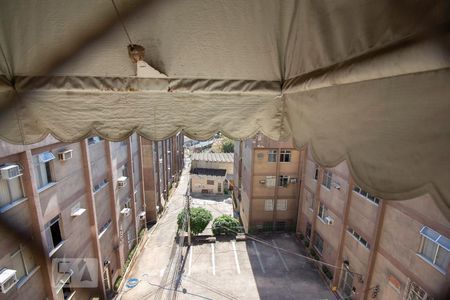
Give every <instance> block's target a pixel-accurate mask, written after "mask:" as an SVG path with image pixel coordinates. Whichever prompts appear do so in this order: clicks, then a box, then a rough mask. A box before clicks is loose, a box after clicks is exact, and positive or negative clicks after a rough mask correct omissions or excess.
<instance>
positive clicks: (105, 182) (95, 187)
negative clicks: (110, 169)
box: [92, 178, 108, 193]
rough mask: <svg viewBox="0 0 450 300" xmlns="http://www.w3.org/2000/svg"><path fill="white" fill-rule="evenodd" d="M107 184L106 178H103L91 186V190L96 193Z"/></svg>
mask: <svg viewBox="0 0 450 300" xmlns="http://www.w3.org/2000/svg"><path fill="white" fill-rule="evenodd" d="M107 184H108V179H106V178H105V179H103V180H102V181H100V182H99V183H97V184H96V185H94V186H93V187H92V192H94V193H97V192H98V191H100V190H101V189H102V188H103V187H105V186H106V185H107Z"/></svg>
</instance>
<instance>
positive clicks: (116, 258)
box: [0, 136, 145, 299]
mask: <svg viewBox="0 0 450 300" xmlns="http://www.w3.org/2000/svg"><path fill="white" fill-rule="evenodd" d="M130 147H131V148H130ZM63 150H72V158H71V159H69V160H64V161H63V160H59V159H58V153H59V152H61V151H63ZM47 151H48V152H51V153H53V154H54V156H55V159H53V160H51V161H49V163H48V167H49V168H48V169H47V170H48V171H50V173H51V180H50V183H49V184H47V185H45V186H44V187H42V188H39V187H38V183H37V178H36V176H37V174H36V172H37V171H36V169H35V168H34V167H33V155H39V154H41V153H43V152H47ZM140 156H141V151H140V144H139V139H138V137H136V136H132V137H130V138H129V139H127V140H125V141H122V142H117V143H112V142H106V141H103V140H101V139H95V141H94V140H89V142H86V141H82V142H80V143H72V144H68V143H59V142H57V141H56V140H54V139H52V138H47V139H45V140H44V141H43V142H40V143H38V144H35V145H29V146H15V145H9V144H6V143H3V142H0V164H2V163H9V164H14V163H15V164H17V163H18V164H19V165H20V166H21V168H22V169H23V175H22V176H21V177H20V178H21V180H22V186H23V190H24V193H25V198H24V199H19V200H16V201H14V202H13V203H12V204H11V205H9V204H8V205H7V206H3V207H0V220H1V223H0V238H1V240H2V243H1V245H0V268H1V267H5V266H6V267H12V266H10V263H11V257H12V256H11V254H12V252H11V251H13V252H16V251H17V249H22V252H23V253H24V254H25V253H31V257H32V258H30V259H27V260H28V261H29V264H30V266H29V268H27V269H28V275H26V276H25V277H23V278H22V280H21V281H20V282H19V283H18V284H17V285H16V286H15V287H14V288H13V289H12V290H11V291H10V292H8V293H7V294H6V295H3V294H2V295H0V299H27V298H29V299H43V298H45V297H47V298H49V299H57V298H58V299H59V298H60V297H61V295H60V294H58V295H57V294H56V291H55V289H54V283H55V282H53V281H54V280H56V281H58V280H59V276H60V275H57V276H56V277H52V266H51V259H53V258H95V259H97V261H98V271H99V275H100V277H99V278H98V283H99V284H100V286H99V287H98V288H91V289H86V288H85V289H73V291H74V292H75V294H76V296H75V297H76V299H90V298H91V297H94V296H97V297H100V298H105V297H106V296H107V295H108V293H107V292H108V291H106V288H105V286H104V285H103V284H104V281H103V279H104V274H103V271H104V267H105V268H106V267H107V268H108V269H105V270H107V271H109V272H110V274H109V275H110V277H111V280H110V287H111V288H112V285H113V284H114V280H115V279H116V278H117V277H118V276H119V275H120V274H121V273H122V272H123V268H122V266H123V263H124V260H125V258H126V256H127V255H128V253H129V250H130V249H131V247H130V245H134V244H135V243H136V238H137V233H138V231H139V230H140V229H141V228H142V227H143V226H144V225H145V222H144V223H140V222H139V220H140V219H139V216H138V213H139V212H140V211H143V210H144V209H145V205H144V204H145V203H144V201H143V198H144V197H143V184H142V179H143V176H142V172H141V169H142V168H141V158H140ZM124 166H125V167H126V168H127V170H128V173H127V175H128V180H127V181H128V183H129V184H127V186H126V187H123V188H121V189H119V188H118V185H117V179H118V177H120V176H122V172H123V167H124ZM125 205H129V206H130V208H131V214H130V215H129V216H121V214H120V210H121V209H122V208H123V206H125ZM78 208H81V209H85V211H84V213H82V214H81V215H79V216H73V215H72V213H73V212H74V211H76V210H77V209H78ZM55 217H58V218H59V228H60V232H61V237H62V240H63V242H62V243H61V244H59V245H55V248H54V249H53V250H52V249H51V248H49V244H48V238H47V235H46V232H47V231H48V229H47V226H46V224H47V223H48V222H49V221H51V220H54V218H55ZM108 224H109V225H108ZM105 225H108V226H105ZM119 229H120V231H119ZM88 233H89V234H88ZM32 261H34V265H33V264H32V263H31V262H32ZM106 262H107V263H106ZM33 266H34V267H33ZM52 282H53V284H52ZM34 296H35V297H37V298H35V297H34Z"/></svg>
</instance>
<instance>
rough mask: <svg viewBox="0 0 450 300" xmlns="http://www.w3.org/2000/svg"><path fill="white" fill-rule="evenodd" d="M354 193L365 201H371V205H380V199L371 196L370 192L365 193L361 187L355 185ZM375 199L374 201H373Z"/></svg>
mask: <svg viewBox="0 0 450 300" xmlns="http://www.w3.org/2000/svg"><path fill="white" fill-rule="evenodd" d="M353 192H355V193H356V194H357V195H359V196H361V197H362V198H363V199H365V200H367V201H369V202H370V203H372V204H373V205H376V206H378V205H380V200H381V199H380V198H378V197H375V196H373V195H371V194H370V193H369V192H366V191H364V190H363V189H362V188H361V187H359V186H357V185H355V186H354V187H353ZM371 198H373V199H371Z"/></svg>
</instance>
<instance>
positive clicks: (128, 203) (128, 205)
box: [123, 198, 131, 208]
mask: <svg viewBox="0 0 450 300" xmlns="http://www.w3.org/2000/svg"><path fill="white" fill-rule="evenodd" d="M130 202H131V198H128V199H127V201H125V204H124V206H123V207H124V208H131V205H130Z"/></svg>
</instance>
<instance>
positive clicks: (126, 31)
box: [111, 0, 134, 45]
mask: <svg viewBox="0 0 450 300" xmlns="http://www.w3.org/2000/svg"><path fill="white" fill-rule="evenodd" d="M111 2H112V5H113V6H114V10H115V11H116V14H117V17H118V18H119V21H120V23H121V24H122V28H123V31H124V32H125V34H126V35H127V38H128V41H129V42H130V45H134V43H133V42H132V41H131V37H130V34H129V33H128V29H127V27H126V26H125V22H124V21H123V19H122V16H121V14H120V12H119V9H118V8H117V5H116V3H115V2H114V0H111Z"/></svg>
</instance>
